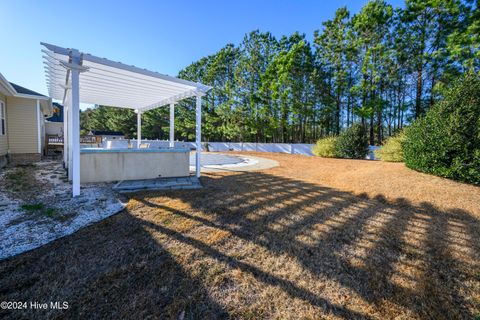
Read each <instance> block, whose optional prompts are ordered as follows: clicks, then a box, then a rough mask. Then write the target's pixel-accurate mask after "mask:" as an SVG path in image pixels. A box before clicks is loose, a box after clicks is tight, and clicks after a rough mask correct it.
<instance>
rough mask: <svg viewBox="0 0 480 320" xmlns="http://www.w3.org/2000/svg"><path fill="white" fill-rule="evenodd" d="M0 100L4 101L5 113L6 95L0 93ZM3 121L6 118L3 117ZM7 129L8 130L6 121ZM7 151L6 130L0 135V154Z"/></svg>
mask: <svg viewBox="0 0 480 320" xmlns="http://www.w3.org/2000/svg"><path fill="white" fill-rule="evenodd" d="M0 100H1V101H3V102H4V103H5V113H7V97H6V96H4V95H3V94H1V93H0ZM5 122H7V121H6V119H5ZM6 125H7V130H8V123H6ZM7 152H8V132H6V134H5V135H0V156H3V155H6V154H7Z"/></svg>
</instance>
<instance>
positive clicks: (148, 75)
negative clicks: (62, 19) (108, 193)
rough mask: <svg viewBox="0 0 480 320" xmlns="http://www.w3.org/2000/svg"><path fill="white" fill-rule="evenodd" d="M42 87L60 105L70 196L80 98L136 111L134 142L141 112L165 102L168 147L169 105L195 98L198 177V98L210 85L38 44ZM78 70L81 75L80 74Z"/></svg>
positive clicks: (76, 174) (76, 189)
mask: <svg viewBox="0 0 480 320" xmlns="http://www.w3.org/2000/svg"><path fill="white" fill-rule="evenodd" d="M41 45H42V46H43V47H44V49H42V52H43V58H44V65H45V73H46V77H47V87H48V91H49V95H50V97H51V98H53V99H57V100H62V101H63V104H64V108H65V109H64V163H65V165H66V166H67V167H68V176H69V178H70V179H71V180H72V193H73V196H77V195H80V108H79V105H80V103H81V102H82V103H91V104H100V105H107V106H113V107H119V108H130V109H134V110H135V112H136V113H137V147H139V146H140V142H141V137H142V132H141V123H142V122H141V121H142V120H141V116H142V113H143V112H145V111H148V110H151V109H155V108H158V107H162V106H165V105H170V137H169V138H170V147H172V148H173V147H174V138H175V137H174V123H175V121H174V114H175V112H174V108H175V103H177V102H178V101H180V100H182V99H185V98H190V97H196V131H195V133H196V134H195V135H196V137H195V142H196V149H197V150H196V161H195V165H196V176H197V177H200V156H201V150H202V146H201V121H202V118H201V117H202V114H201V97H202V96H204V95H205V94H206V93H207V91H208V90H210V89H211V87H209V86H206V85H203V84H201V83H196V82H191V81H187V80H183V79H178V78H175V77H171V76H167V75H163V74H160V73H158V72H153V71H149V70H146V69H142V68H138V67H135V66H130V65H126V64H123V63H120V62H115V61H111V60H108V59H105V58H99V57H96V56H93V55H91V54H87V53H82V52H80V51H78V50H76V49H69V48H61V47H58V46H55V45H51V44H48V43H41ZM80 74H81V76H80Z"/></svg>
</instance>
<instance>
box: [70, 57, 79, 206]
mask: <svg viewBox="0 0 480 320" xmlns="http://www.w3.org/2000/svg"><path fill="white" fill-rule="evenodd" d="M72 64H74V67H73V68H72V69H71V70H70V72H71V75H72V101H71V106H72V108H71V109H72V112H71V114H72V122H71V123H72V142H73V144H72V160H73V161H72V193H73V196H74V197H76V196H79V195H80V54H79V52H78V51H72ZM75 66H77V68H75Z"/></svg>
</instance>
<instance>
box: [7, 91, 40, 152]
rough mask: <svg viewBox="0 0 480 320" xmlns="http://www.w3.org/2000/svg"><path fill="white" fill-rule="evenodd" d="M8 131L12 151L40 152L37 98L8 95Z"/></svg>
mask: <svg viewBox="0 0 480 320" xmlns="http://www.w3.org/2000/svg"><path fill="white" fill-rule="evenodd" d="M7 131H8V144H9V148H10V152H11V153H38V120H37V101H36V100H34V99H25V98H16V97H7Z"/></svg>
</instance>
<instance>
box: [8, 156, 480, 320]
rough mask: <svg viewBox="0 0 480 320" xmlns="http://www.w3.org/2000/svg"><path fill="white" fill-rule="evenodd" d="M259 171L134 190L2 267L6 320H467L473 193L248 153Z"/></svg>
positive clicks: (479, 253)
mask: <svg viewBox="0 0 480 320" xmlns="http://www.w3.org/2000/svg"><path fill="white" fill-rule="evenodd" d="M254 155H257V156H261V157H266V158H271V159H273V160H276V161H278V162H279V163H280V166H279V167H277V168H273V169H269V170H264V171H259V172H225V173H209V174H206V175H204V176H203V177H202V183H203V185H204V188H203V189H198V190H179V191H169V192H143V193H136V194H132V195H131V198H130V201H129V203H128V205H127V208H126V209H125V210H124V211H123V212H121V213H120V214H117V215H115V216H112V217H110V218H107V219H106V220H104V221H102V222H100V223H97V224H95V225H93V226H90V227H88V228H85V229H83V230H81V231H79V232H77V233H75V234H74V235H71V236H68V237H66V238H63V239H60V240H57V241H55V242H53V243H51V244H48V245H46V246H44V247H42V248H39V249H36V250H34V251H32V252H28V253H25V254H22V255H20V256H17V257H14V258H11V259H8V260H5V261H2V262H0V298H1V299H0V300H6V301H40V302H50V301H67V302H68V305H69V307H68V309H66V310H52V309H49V310H33V309H27V310H23V311H18V310H17V311H11V310H1V311H0V317H5V318H12V319H13V318H42V317H47V318H53V319H55V318H58V319H61V318H82V319H83V318H88V319H103V318H112V319H113V318H115V319H117V318H126V319H131V318H133V319H145V318H167V319H168V318H170V319H224V318H234V319H236V318H241V319H262V318H269V319H272V318H278V319H302V318H303V319H323V318H325V319H472V318H475V317H478V315H479V314H480V308H479V306H480V262H479V261H480V259H479V258H480V237H479V235H480V224H479V218H480V213H479V204H480V188H479V187H475V186H472V185H466V184H461V183H457V182H453V181H450V180H446V179H441V178H438V177H433V176H429V175H424V174H420V173H417V172H414V171H411V170H409V169H407V168H405V167H404V166H403V165H402V164H392V163H381V162H371V161H354V160H337V159H321V158H315V157H305V156H300V155H299V156H296V155H279V154H254Z"/></svg>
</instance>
